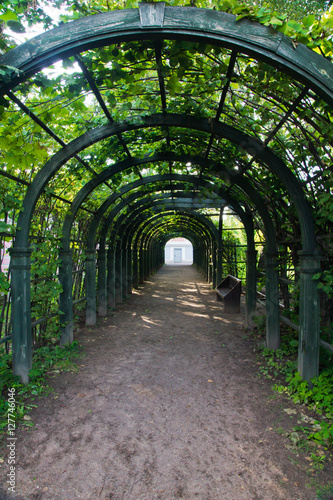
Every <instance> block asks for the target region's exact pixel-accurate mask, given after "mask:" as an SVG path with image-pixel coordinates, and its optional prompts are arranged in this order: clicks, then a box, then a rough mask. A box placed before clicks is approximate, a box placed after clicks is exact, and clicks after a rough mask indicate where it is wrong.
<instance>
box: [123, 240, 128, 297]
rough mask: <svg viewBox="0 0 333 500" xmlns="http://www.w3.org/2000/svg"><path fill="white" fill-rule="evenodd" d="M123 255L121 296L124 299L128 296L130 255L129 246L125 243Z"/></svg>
mask: <svg viewBox="0 0 333 500" xmlns="http://www.w3.org/2000/svg"><path fill="white" fill-rule="evenodd" d="M122 256H123V257H122V265H121V276H122V283H121V290H122V291H121V296H122V298H123V299H125V298H126V296H127V285H128V273H127V261H128V255H127V248H126V247H125V245H123V250H122Z"/></svg>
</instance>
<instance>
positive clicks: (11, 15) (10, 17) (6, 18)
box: [0, 10, 18, 23]
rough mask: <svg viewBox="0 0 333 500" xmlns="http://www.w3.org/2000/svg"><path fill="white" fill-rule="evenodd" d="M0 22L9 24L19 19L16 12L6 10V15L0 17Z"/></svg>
mask: <svg viewBox="0 0 333 500" xmlns="http://www.w3.org/2000/svg"><path fill="white" fill-rule="evenodd" d="M0 21H2V22H4V23H7V21H18V17H17V15H16V14H15V12H13V11H11V10H6V12H5V13H4V14H1V15H0Z"/></svg>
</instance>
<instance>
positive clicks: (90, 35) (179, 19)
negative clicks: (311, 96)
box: [0, 2, 333, 103]
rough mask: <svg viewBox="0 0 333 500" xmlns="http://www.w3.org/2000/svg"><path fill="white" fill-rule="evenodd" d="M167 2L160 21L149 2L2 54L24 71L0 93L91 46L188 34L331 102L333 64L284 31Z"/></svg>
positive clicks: (4, 60)
mask: <svg viewBox="0 0 333 500" xmlns="http://www.w3.org/2000/svg"><path fill="white" fill-rule="evenodd" d="M163 4H164V2H162V3H160V4H158V3H157V4H154V9H155V10H163V21H162V22H160V23H157V24H156V23H155V24H154V22H151V21H149V19H148V18H147V15H146V13H145V10H146V9H147V6H146V5H145V4H140V7H139V9H124V10H121V11H112V12H107V13H103V14H98V15H95V16H91V17H89V18H83V19H79V20H77V21H74V22H72V23H67V24H65V25H63V26H60V27H58V28H55V29H53V30H50V31H48V32H46V33H44V34H42V35H39V36H37V37H35V38H34V39H32V40H30V41H29V42H26V43H24V44H22V45H21V46H19V47H17V48H16V49H13V50H11V51H10V52H8V53H6V54H4V55H3V56H2V57H1V58H0V64H4V65H8V66H12V67H15V68H17V69H18V70H19V71H20V72H21V74H19V75H18V76H17V74H16V73H15V72H13V75H12V80H11V82H10V83H9V84H3V85H1V86H0V93H1V94H4V93H6V92H7V91H8V89H11V88H13V87H15V86H16V85H17V84H18V83H19V82H21V81H24V80H25V79H27V78H29V77H30V76H32V75H33V74H35V73H36V72H38V71H40V70H41V69H42V68H44V67H46V66H49V65H51V64H53V63H54V62H56V61H58V60H60V59H65V58H67V57H70V56H72V55H74V54H77V53H79V52H82V51H84V50H87V49H90V48H94V47H100V46H103V45H109V44H112V43H120V42H122V41H133V40H147V39H186V40H189V39H190V40H194V41H198V42H199V41H204V42H205V43H210V44H212V45H220V46H226V47H228V48H231V49H233V50H236V51H239V52H241V53H245V54H248V55H251V56H255V57H257V58H258V59H259V60H264V61H266V62H268V63H269V64H271V65H272V66H275V67H277V68H278V69H279V70H281V69H282V68H283V70H284V71H285V72H286V73H289V74H292V75H293V76H297V78H298V79H299V80H300V81H303V82H305V83H306V84H307V85H308V86H309V87H311V88H313V89H314V90H315V91H316V92H317V93H318V94H319V95H320V96H321V97H322V98H323V99H324V100H326V101H327V102H331V103H332V102H333V85H332V79H333V70H332V65H331V64H330V63H329V61H326V60H325V59H324V58H323V57H321V56H319V55H318V54H316V53H315V52H313V51H311V50H310V49H308V48H307V47H305V46H304V45H302V44H298V46H297V47H296V48H295V47H294V45H293V44H292V42H291V40H290V39H289V38H288V37H286V36H285V35H283V34H282V33H279V32H276V31H274V30H273V29H271V28H267V27H265V26H262V25H260V24H259V23H255V22H251V21H248V20H245V19H244V20H242V21H241V22H238V21H236V16H235V15H232V14H226V13H224V12H219V11H216V10H214V11H212V10H208V9H197V8H192V7H190V8H189V7H165V5H163ZM150 5H151V4H150ZM145 18H146V19H147V22H146V23H145V22H144V19H145Z"/></svg>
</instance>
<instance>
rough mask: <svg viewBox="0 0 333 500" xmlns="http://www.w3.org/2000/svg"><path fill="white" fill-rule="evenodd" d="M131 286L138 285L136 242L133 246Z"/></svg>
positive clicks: (136, 286)
mask: <svg viewBox="0 0 333 500" xmlns="http://www.w3.org/2000/svg"><path fill="white" fill-rule="evenodd" d="M132 286H133V287H134V288H138V286H139V254H138V248H137V245H136V242H135V244H134V248H133V276H132Z"/></svg>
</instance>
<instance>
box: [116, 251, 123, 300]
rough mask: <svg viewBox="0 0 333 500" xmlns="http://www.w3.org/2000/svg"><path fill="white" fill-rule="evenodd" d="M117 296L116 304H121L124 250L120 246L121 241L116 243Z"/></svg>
mask: <svg viewBox="0 0 333 500" xmlns="http://www.w3.org/2000/svg"><path fill="white" fill-rule="evenodd" d="M115 298H116V304H121V302H122V300H123V297H122V252H121V248H120V243H119V242H118V243H117V245H116V254H115Z"/></svg>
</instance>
